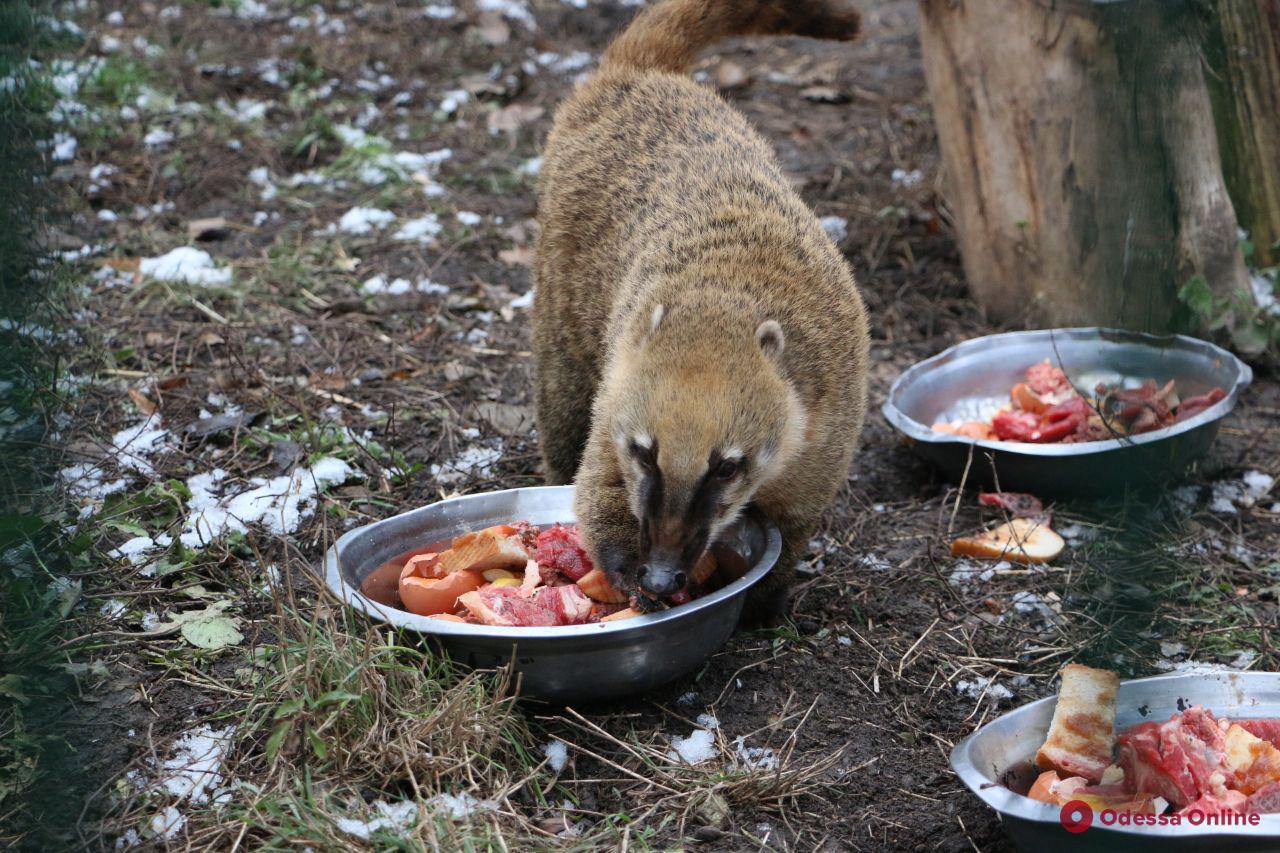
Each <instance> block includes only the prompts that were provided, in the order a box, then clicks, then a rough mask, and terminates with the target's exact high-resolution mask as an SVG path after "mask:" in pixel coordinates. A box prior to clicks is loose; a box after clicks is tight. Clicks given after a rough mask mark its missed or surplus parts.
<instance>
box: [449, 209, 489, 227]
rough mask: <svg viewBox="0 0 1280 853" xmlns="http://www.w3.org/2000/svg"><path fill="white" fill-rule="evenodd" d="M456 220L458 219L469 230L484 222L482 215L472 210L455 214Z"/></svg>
mask: <svg viewBox="0 0 1280 853" xmlns="http://www.w3.org/2000/svg"><path fill="white" fill-rule="evenodd" d="M454 218H455V219H457V220H458V221H459V222H461V223H462V224H463V225H466V226H467V227H468V228H471V227H474V226H476V225H479V224H480V223H481V221H483V220H482V217H481V216H480V214H478V213H475V212H473V211H470V210H459V211H458V212H457V213H455V214H454Z"/></svg>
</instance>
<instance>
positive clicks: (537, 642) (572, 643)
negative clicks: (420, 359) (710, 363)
mask: <svg viewBox="0 0 1280 853" xmlns="http://www.w3.org/2000/svg"><path fill="white" fill-rule="evenodd" d="M517 520H524V521H528V522H530V523H532V524H536V525H544V524H552V523H555V522H557V521H559V522H565V523H568V522H572V521H573V520H574V515H573V487H572V486H543V487H536V488H528V489H510V490H507V491H503V492H489V493H487V494H479V495H468V496H466V497H461V498H454V499H452V500H447V501H441V502H440V503H436V504H432V505H430V506H425V507H422V508H421V509H415V510H413V511H411V512H406V513H403V514H401V515H397V516H394V517H392V518H387V519H384V520H382V521H378V522H374V523H373V524H369V525H366V526H364V527H360V528H357V529H355V530H352V531H350V532H349V533H347V534H345V535H344V536H342V538H340V539H339V540H338V541H337V542H336V543H335V544H334V546H333V547H332V548H330V549H329V551H328V553H327V554H326V555H325V582H326V583H327V584H328V586H329V589H331V590H332V591H333V592H334V593H335V594H336V595H337V596H338V597H339V598H341V599H342V600H343V601H345V602H347V603H348V604H350V605H351V606H352V607H354V608H355V609H356V610H360V611H362V612H364V613H366V614H368V615H369V616H370V617H372V618H374V619H377V620H379V621H382V622H386V623H387V624H389V625H395V626H396V627H399V628H404V629H406V630H410V631H417V632H418V633H420V634H423V635H425V636H426V637H427V638H428V639H429V640H430V641H431V642H432V643H433V644H434V645H436V646H437V647H438V648H439V649H440V650H442V651H444V652H445V653H447V654H448V655H449V657H451V658H452V659H453V660H455V661H458V662H459V663H463V664H466V665H468V666H472V667H477V668H486V669H487V668H493V667H498V666H503V665H505V664H506V663H508V662H511V661H514V662H515V669H516V672H518V673H519V674H520V679H521V680H520V693H521V695H522V696H525V697H529V698H535V699H542V700H545V701H548V702H556V703H570V702H586V701H598V700H605V699H613V698H616V697H619V696H625V695H628V694H632V693H642V692H644V691H646V690H650V689H652V688H654V687H657V686H658V685H660V684H663V683H665V682H668V681H671V680H672V679H675V678H678V677H679V676H681V675H684V674H685V673H688V672H691V671H692V670H694V669H696V668H697V667H698V666H699V665H700V664H702V663H703V662H704V661H705V660H706V659H707V658H708V657H710V656H711V654H712V653H713V652H715V651H716V650H717V649H718V648H720V646H722V645H723V644H724V642H725V641H726V640H727V639H729V635H730V634H732V633H733V629H734V626H736V625H737V623H738V617H739V616H740V615H741V613H742V606H743V603H744V602H745V600H746V594H747V590H748V589H749V588H750V587H751V586H752V585H753V584H755V583H756V582H757V581H759V580H760V579H761V578H763V577H764V576H765V575H766V574H767V573H768V572H769V570H770V569H772V568H773V564H774V563H775V562H776V561H777V559H778V554H779V553H780V552H781V550H782V536H781V535H780V534H779V533H778V528H777V527H775V526H774V525H773V523H772V522H770V521H769V520H767V519H766V518H764V516H762V515H760V514H759V513H758V512H755V511H750V512H748V513H747V514H746V515H745V516H744V517H743V518H742V519H741V520H740V521H739V522H738V523H737V524H735V525H734V526H733V527H731V528H730V529H729V530H728V531H727V532H726V533H725V534H724V535H722V536H721V537H720V539H719V540H718V541H719V542H720V543H722V544H724V545H727V546H728V547H730V548H731V549H733V550H734V551H736V552H737V553H738V554H740V555H742V557H743V558H745V559H746V561H747V564H748V566H749V568H748V570H747V572H746V574H744V575H743V576H742V577H740V578H738V580H736V581H734V582H733V583H731V584H729V585H727V586H725V587H724V588H722V589H719V590H716V591H715V592H713V593H710V594H708V595H705V596H703V597H702V598H699V599H697V600H696V601H692V602H690V603H688V604H684V605H681V606H679V607H674V608H672V609H670V610H665V611H662V612H660V613H650V614H647V615H645V616H637V617H635V618H633V619H626V620H623V621H619V622H601V623H595V624H590V625H565V626H560V627H554V628H502V627H492V626H488V625H469V624H460V623H456V622H444V621H441V620H439V619H429V618H427V617H425V616H417V615H414V614H413V613H408V612H406V611H403V610H398V609H396V608H392V607H386V606H384V605H381V604H378V603H377V602H375V601H372V600H370V599H369V598H367V597H365V596H364V595H362V594H361V593H360V584H361V582H363V581H364V579H365V578H366V577H368V575H369V573H370V572H372V571H373V570H374V569H376V568H377V567H378V566H379V565H381V564H383V563H385V562H387V561H388V560H390V559H392V558H394V557H396V556H397V555H399V554H403V553H405V552H406V551H409V550H411V549H413V548H415V547H420V546H422V545H425V544H427V543H429V542H438V541H440V540H442V539H448V538H451V537H454V536H457V535H459V534H461V533H465V532H467V531H469V530H479V529H480V528H483V527H488V526H490V525H494V524H503V523H507V522H511V521H517Z"/></svg>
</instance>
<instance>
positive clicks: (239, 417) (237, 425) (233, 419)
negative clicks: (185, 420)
mask: <svg viewBox="0 0 1280 853" xmlns="http://www.w3.org/2000/svg"><path fill="white" fill-rule="evenodd" d="M257 418H258V414H257V413H255V412H235V413H234V414H224V415H211V416H210V417H207V418H197V419H196V420H194V421H192V422H191V423H189V424H187V425H186V426H185V427H183V429H182V432H183V434H184V435H188V436H191V437H192V438H200V439H204V438H210V437H212V436H215V435H218V434H220V433H224V432H229V431H231V430H238V429H242V428H244V427H247V426H249V425H251V424H252V423H253V422H254V421H255V420H257Z"/></svg>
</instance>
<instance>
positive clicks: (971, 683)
mask: <svg viewBox="0 0 1280 853" xmlns="http://www.w3.org/2000/svg"><path fill="white" fill-rule="evenodd" d="M956 692H957V693H959V694H960V695H961V696H967V697H969V698H970V699H977V698H978V697H979V696H982V695H983V694H984V692H985V694H986V696H987V698H988V699H990V700H991V701H992V702H999V701H1000V700H1002V699H1012V698H1013V691H1012V690H1010V689H1009V688H1008V687H1005V686H1004V685H1003V684H1001V683H1000V682H998V681H996V679H995V676H994V675H993V676H992V677H991V678H988V679H987V680H985V681H984V680H982V679H981V678H973V679H961V680H960V681H957V682H956Z"/></svg>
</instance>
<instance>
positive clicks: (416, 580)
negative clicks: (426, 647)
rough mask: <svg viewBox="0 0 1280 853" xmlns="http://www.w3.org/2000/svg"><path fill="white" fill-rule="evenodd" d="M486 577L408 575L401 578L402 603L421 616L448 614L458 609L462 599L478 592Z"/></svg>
mask: <svg viewBox="0 0 1280 853" xmlns="http://www.w3.org/2000/svg"><path fill="white" fill-rule="evenodd" d="M483 583H484V578H482V577H481V576H480V575H479V574H477V573H475V572H468V571H459V572H453V573H452V574H448V575H445V576H444V577H442V578H424V577H419V576H417V575H408V576H406V577H402V578H401V579H400V600H401V601H402V602H404V606H405V609H406V610H408V611H409V612H410V613H416V614H418V615H419V616H434V615H436V614H438V613H448V612H450V611H452V610H453V609H455V608H456V607H457V606H458V597H459V596H461V595H464V594H466V593H468V592H471V591H472V590H474V589H478V588H479V587H480V585H481V584H483Z"/></svg>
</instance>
